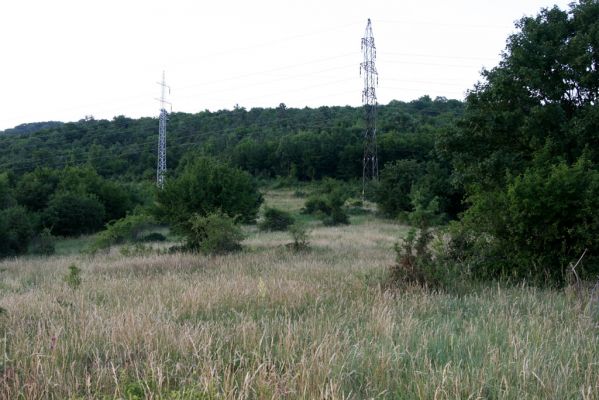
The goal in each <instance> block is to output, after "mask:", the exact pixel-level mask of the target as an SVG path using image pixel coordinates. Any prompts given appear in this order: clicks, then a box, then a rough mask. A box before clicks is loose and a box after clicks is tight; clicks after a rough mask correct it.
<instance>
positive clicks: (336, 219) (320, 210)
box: [302, 188, 349, 226]
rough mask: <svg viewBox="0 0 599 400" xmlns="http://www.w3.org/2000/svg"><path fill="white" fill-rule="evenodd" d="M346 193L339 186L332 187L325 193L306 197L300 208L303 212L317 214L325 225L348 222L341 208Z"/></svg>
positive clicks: (347, 217) (345, 213)
mask: <svg viewBox="0 0 599 400" xmlns="http://www.w3.org/2000/svg"><path fill="white" fill-rule="evenodd" d="M346 199H347V194H346V193H345V192H344V191H343V190H342V189H340V188H334V189H332V190H331V191H330V192H328V193H327V194H326V195H318V196H312V197H310V198H308V199H307V200H306V202H305V204H304V207H303V209H302V213H303V214H313V215H317V216H319V217H320V218H321V219H322V223H323V224H324V225H325V226H335V225H341V224H349V216H348V215H347V212H346V211H345V210H344V209H343V204H344V203H345V200H346Z"/></svg>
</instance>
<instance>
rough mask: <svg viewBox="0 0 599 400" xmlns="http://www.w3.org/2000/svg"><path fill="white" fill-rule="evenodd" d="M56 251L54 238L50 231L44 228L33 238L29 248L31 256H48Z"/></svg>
mask: <svg viewBox="0 0 599 400" xmlns="http://www.w3.org/2000/svg"><path fill="white" fill-rule="evenodd" d="M55 251H56V238H55V237H54V236H52V233H51V232H50V229H48V228H44V229H42V231H41V232H40V233H39V234H38V235H37V236H36V237H34V238H33V240H32V241H31V245H30V247H29V252H30V253H31V254H36V255H41V256H49V255H52V254H54V252H55Z"/></svg>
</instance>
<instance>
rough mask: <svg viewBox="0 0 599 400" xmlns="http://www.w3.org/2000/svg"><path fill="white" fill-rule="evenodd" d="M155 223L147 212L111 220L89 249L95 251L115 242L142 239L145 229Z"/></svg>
mask: <svg viewBox="0 0 599 400" xmlns="http://www.w3.org/2000/svg"><path fill="white" fill-rule="evenodd" d="M154 223H155V221H154V219H153V218H152V217H151V216H149V215H145V214H136V215H128V216H126V217H125V218H121V219H119V220H117V221H113V222H110V223H109V224H107V225H106V229H105V230H104V231H102V232H100V233H99V234H98V235H97V237H96V240H95V241H94V242H93V243H92V244H91V246H90V249H89V250H90V251H91V252H92V253H93V252H95V251H97V250H100V249H105V248H108V247H110V246H112V245H115V244H120V243H125V242H134V241H137V240H140V239H141V234H142V233H143V232H144V230H146V229H147V228H148V227H150V226H152V225H153V224H154Z"/></svg>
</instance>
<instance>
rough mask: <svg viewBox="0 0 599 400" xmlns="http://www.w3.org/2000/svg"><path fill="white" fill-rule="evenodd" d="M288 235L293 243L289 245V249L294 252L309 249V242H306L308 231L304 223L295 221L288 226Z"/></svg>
mask: <svg viewBox="0 0 599 400" xmlns="http://www.w3.org/2000/svg"><path fill="white" fill-rule="evenodd" d="M289 234H290V235H291V238H292V239H293V243H290V247H291V248H292V249H293V250H294V251H302V250H307V249H309V248H310V242H309V241H308V238H309V236H310V231H309V230H308V226H307V225H306V224H305V223H303V222H299V221H297V222H295V223H294V224H293V225H290V226H289Z"/></svg>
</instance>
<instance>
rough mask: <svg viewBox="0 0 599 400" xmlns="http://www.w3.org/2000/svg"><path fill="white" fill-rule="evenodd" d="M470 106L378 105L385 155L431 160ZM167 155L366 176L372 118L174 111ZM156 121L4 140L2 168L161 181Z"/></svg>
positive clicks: (172, 159) (101, 123)
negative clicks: (442, 134) (366, 128)
mask: <svg viewBox="0 0 599 400" xmlns="http://www.w3.org/2000/svg"><path fill="white" fill-rule="evenodd" d="M462 110H463V103H462V102H460V101H457V100H447V99H445V98H437V99H435V100H432V99H430V98H429V97H423V98H421V99H418V100H415V101H412V102H409V103H404V102H399V101H392V102H390V103H389V104H387V105H381V106H380V107H379V109H378V140H379V158H380V163H381V165H383V164H384V163H386V162H388V161H392V160H395V159H399V158H404V157H410V158H417V159H423V158H427V157H428V153H429V152H430V151H431V150H432V148H433V147H434V144H433V142H434V139H433V136H434V135H435V133H437V132H438V131H439V130H442V129H446V128H447V127H448V126H449V125H451V124H452V123H453V121H454V120H455V118H456V117H457V116H459V115H461V113H462ZM167 130H168V139H167V149H168V150H167V159H168V168H169V170H174V169H176V167H177V164H178V162H179V160H180V159H181V157H182V156H183V154H185V153H186V152H188V151H190V150H199V151H201V152H202V153H204V154H207V155H212V156H216V157H219V158H222V159H225V160H228V161H230V162H232V163H233V164H234V165H237V166H239V167H241V168H242V169H245V170H247V171H248V172H250V173H252V174H254V175H258V176H264V177H274V176H291V177H294V178H297V179H301V180H306V179H319V178H322V177H325V176H329V177H338V178H353V177H359V176H361V171H362V170H361V168H362V165H361V162H362V161H361V159H362V135H363V116H362V109H361V108H359V107H358V108H356V107H349V106H346V107H320V108H317V109H310V108H304V109H294V108H287V107H285V105H284V104H281V105H280V106H279V107H277V108H270V109H269V108H266V109H265V108H253V109H250V110H246V109H244V108H239V107H237V108H235V109H234V110H231V111H226V110H223V111H217V112H210V111H204V112H200V113H197V114H186V113H172V114H170V115H169V121H168V128H167ZM157 132H158V121H157V119H156V118H140V119H131V118H127V117H124V116H119V117H115V118H114V119H113V120H112V121H107V120H95V119H93V118H86V119H84V120H81V121H79V122H74V123H66V124H64V125H57V126H54V127H52V128H50V129H43V130H39V131H37V132H34V133H29V134H26V133H23V134H21V135H19V136H13V135H0V168H2V169H3V170H11V171H13V172H15V173H16V174H22V173H24V172H27V171H32V170H34V169H35V168H36V167H40V166H44V167H52V168H62V167H64V166H68V165H82V164H89V165H91V166H93V167H94V169H95V170H96V171H97V172H98V173H99V174H100V175H102V176H103V177H110V178H121V179H126V180H139V179H147V180H150V179H153V177H154V175H155V168H156V146H157V135H158V133H157Z"/></svg>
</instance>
